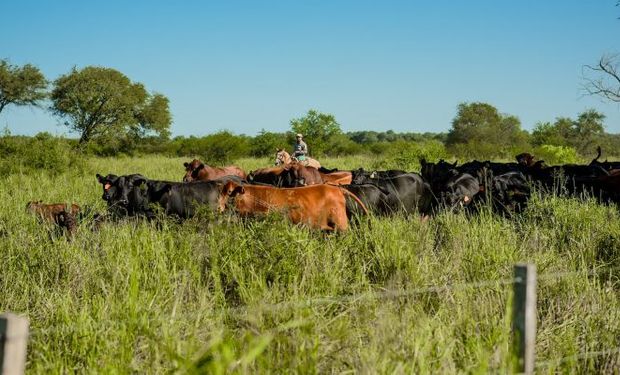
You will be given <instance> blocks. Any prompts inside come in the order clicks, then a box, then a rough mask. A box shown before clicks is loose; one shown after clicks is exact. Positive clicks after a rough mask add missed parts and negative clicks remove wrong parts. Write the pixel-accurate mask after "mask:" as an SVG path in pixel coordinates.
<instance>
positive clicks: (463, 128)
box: [446, 103, 528, 157]
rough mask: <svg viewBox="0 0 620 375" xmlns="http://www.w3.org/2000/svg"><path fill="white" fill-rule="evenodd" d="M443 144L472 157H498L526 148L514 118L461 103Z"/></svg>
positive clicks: (525, 139) (482, 105)
mask: <svg viewBox="0 0 620 375" xmlns="http://www.w3.org/2000/svg"><path fill="white" fill-rule="evenodd" d="M446 144H447V145H448V146H450V147H452V148H453V149H454V150H461V151H465V150H467V152H466V153H467V154H468V155H472V156H476V154H478V155H477V156H486V157H488V156H497V155H500V154H503V153H510V152H512V151H513V150H518V149H523V148H525V147H527V145H528V134H527V132H525V131H524V130H522V129H521V122H520V121H519V119H518V118H517V117H516V116H512V115H503V114H500V113H499V112H498V110H497V108H495V107H493V106H492V105H490V104H487V103H461V104H459V106H458V111H457V115H456V117H455V118H454V120H452V129H450V131H449V132H448V135H447V139H446Z"/></svg>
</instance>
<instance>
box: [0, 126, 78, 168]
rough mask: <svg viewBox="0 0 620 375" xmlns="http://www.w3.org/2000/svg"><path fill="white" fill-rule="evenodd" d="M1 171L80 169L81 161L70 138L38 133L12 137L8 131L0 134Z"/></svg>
mask: <svg viewBox="0 0 620 375" xmlns="http://www.w3.org/2000/svg"><path fill="white" fill-rule="evenodd" d="M0 153H1V155H2V159H0V172H1V173H2V174H10V173H19V172H21V173H38V172H41V171H46V172H49V173H51V174H60V173H63V172H66V171H67V170H69V168H71V169H76V168H77V169H78V170H79V169H81V168H82V167H83V162H82V161H81V158H79V155H78V154H76V153H75V152H74V151H73V150H72V147H71V145H70V144H69V141H68V140H66V139H63V138H58V137H54V136H52V135H51V134H49V133H47V132H45V133H39V134H37V135H36V136H34V137H32V138H30V137H15V136H11V135H10V133H9V132H8V131H5V134H4V135H3V136H2V137H0Z"/></svg>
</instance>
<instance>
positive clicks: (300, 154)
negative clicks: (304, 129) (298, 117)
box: [291, 133, 308, 161]
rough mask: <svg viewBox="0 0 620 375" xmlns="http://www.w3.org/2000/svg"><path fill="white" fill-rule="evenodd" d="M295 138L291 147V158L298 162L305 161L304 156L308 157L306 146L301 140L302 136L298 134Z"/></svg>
mask: <svg viewBox="0 0 620 375" xmlns="http://www.w3.org/2000/svg"><path fill="white" fill-rule="evenodd" d="M295 138H296V141H295V144H294V145H293V155H291V156H293V157H294V158H296V159H297V160H299V161H304V160H306V156H308V145H307V144H306V142H304V141H303V140H302V138H303V136H302V135H301V134H300V133H298V134H297V136H296V137H295Z"/></svg>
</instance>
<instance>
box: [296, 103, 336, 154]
mask: <svg viewBox="0 0 620 375" xmlns="http://www.w3.org/2000/svg"><path fill="white" fill-rule="evenodd" d="M291 129H292V131H293V134H295V133H301V134H303V135H304V140H305V141H306V142H307V143H308V150H309V151H310V154H312V155H319V154H323V153H325V149H326V146H327V143H328V141H329V139H330V138H331V137H332V136H333V135H336V134H340V133H342V131H341V130H340V124H338V122H337V121H336V118H335V117H334V115H331V114H325V113H320V112H317V111H316V110H314V109H311V110H309V111H308V113H307V114H306V116H304V117H301V118H297V119H293V120H291ZM291 138H292V137H291Z"/></svg>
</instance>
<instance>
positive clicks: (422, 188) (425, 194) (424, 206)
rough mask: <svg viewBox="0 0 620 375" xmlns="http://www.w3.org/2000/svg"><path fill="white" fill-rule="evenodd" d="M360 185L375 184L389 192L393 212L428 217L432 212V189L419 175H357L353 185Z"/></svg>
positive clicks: (389, 203) (389, 204) (390, 206)
mask: <svg viewBox="0 0 620 375" xmlns="http://www.w3.org/2000/svg"><path fill="white" fill-rule="evenodd" d="M360 184H373V185H376V186H378V187H379V188H381V189H383V190H385V191H387V192H388V193H389V195H388V206H389V208H390V210H392V212H398V211H403V212H405V213H406V214H411V213H414V212H419V213H421V214H423V215H427V214H429V213H430V212H431V210H432V205H433V194H432V192H431V188H430V186H429V185H428V184H427V183H426V182H424V180H423V179H422V176H420V175H419V174H417V173H405V174H400V175H398V176H395V177H388V178H371V177H370V175H367V174H365V173H355V175H354V177H353V185H360Z"/></svg>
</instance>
